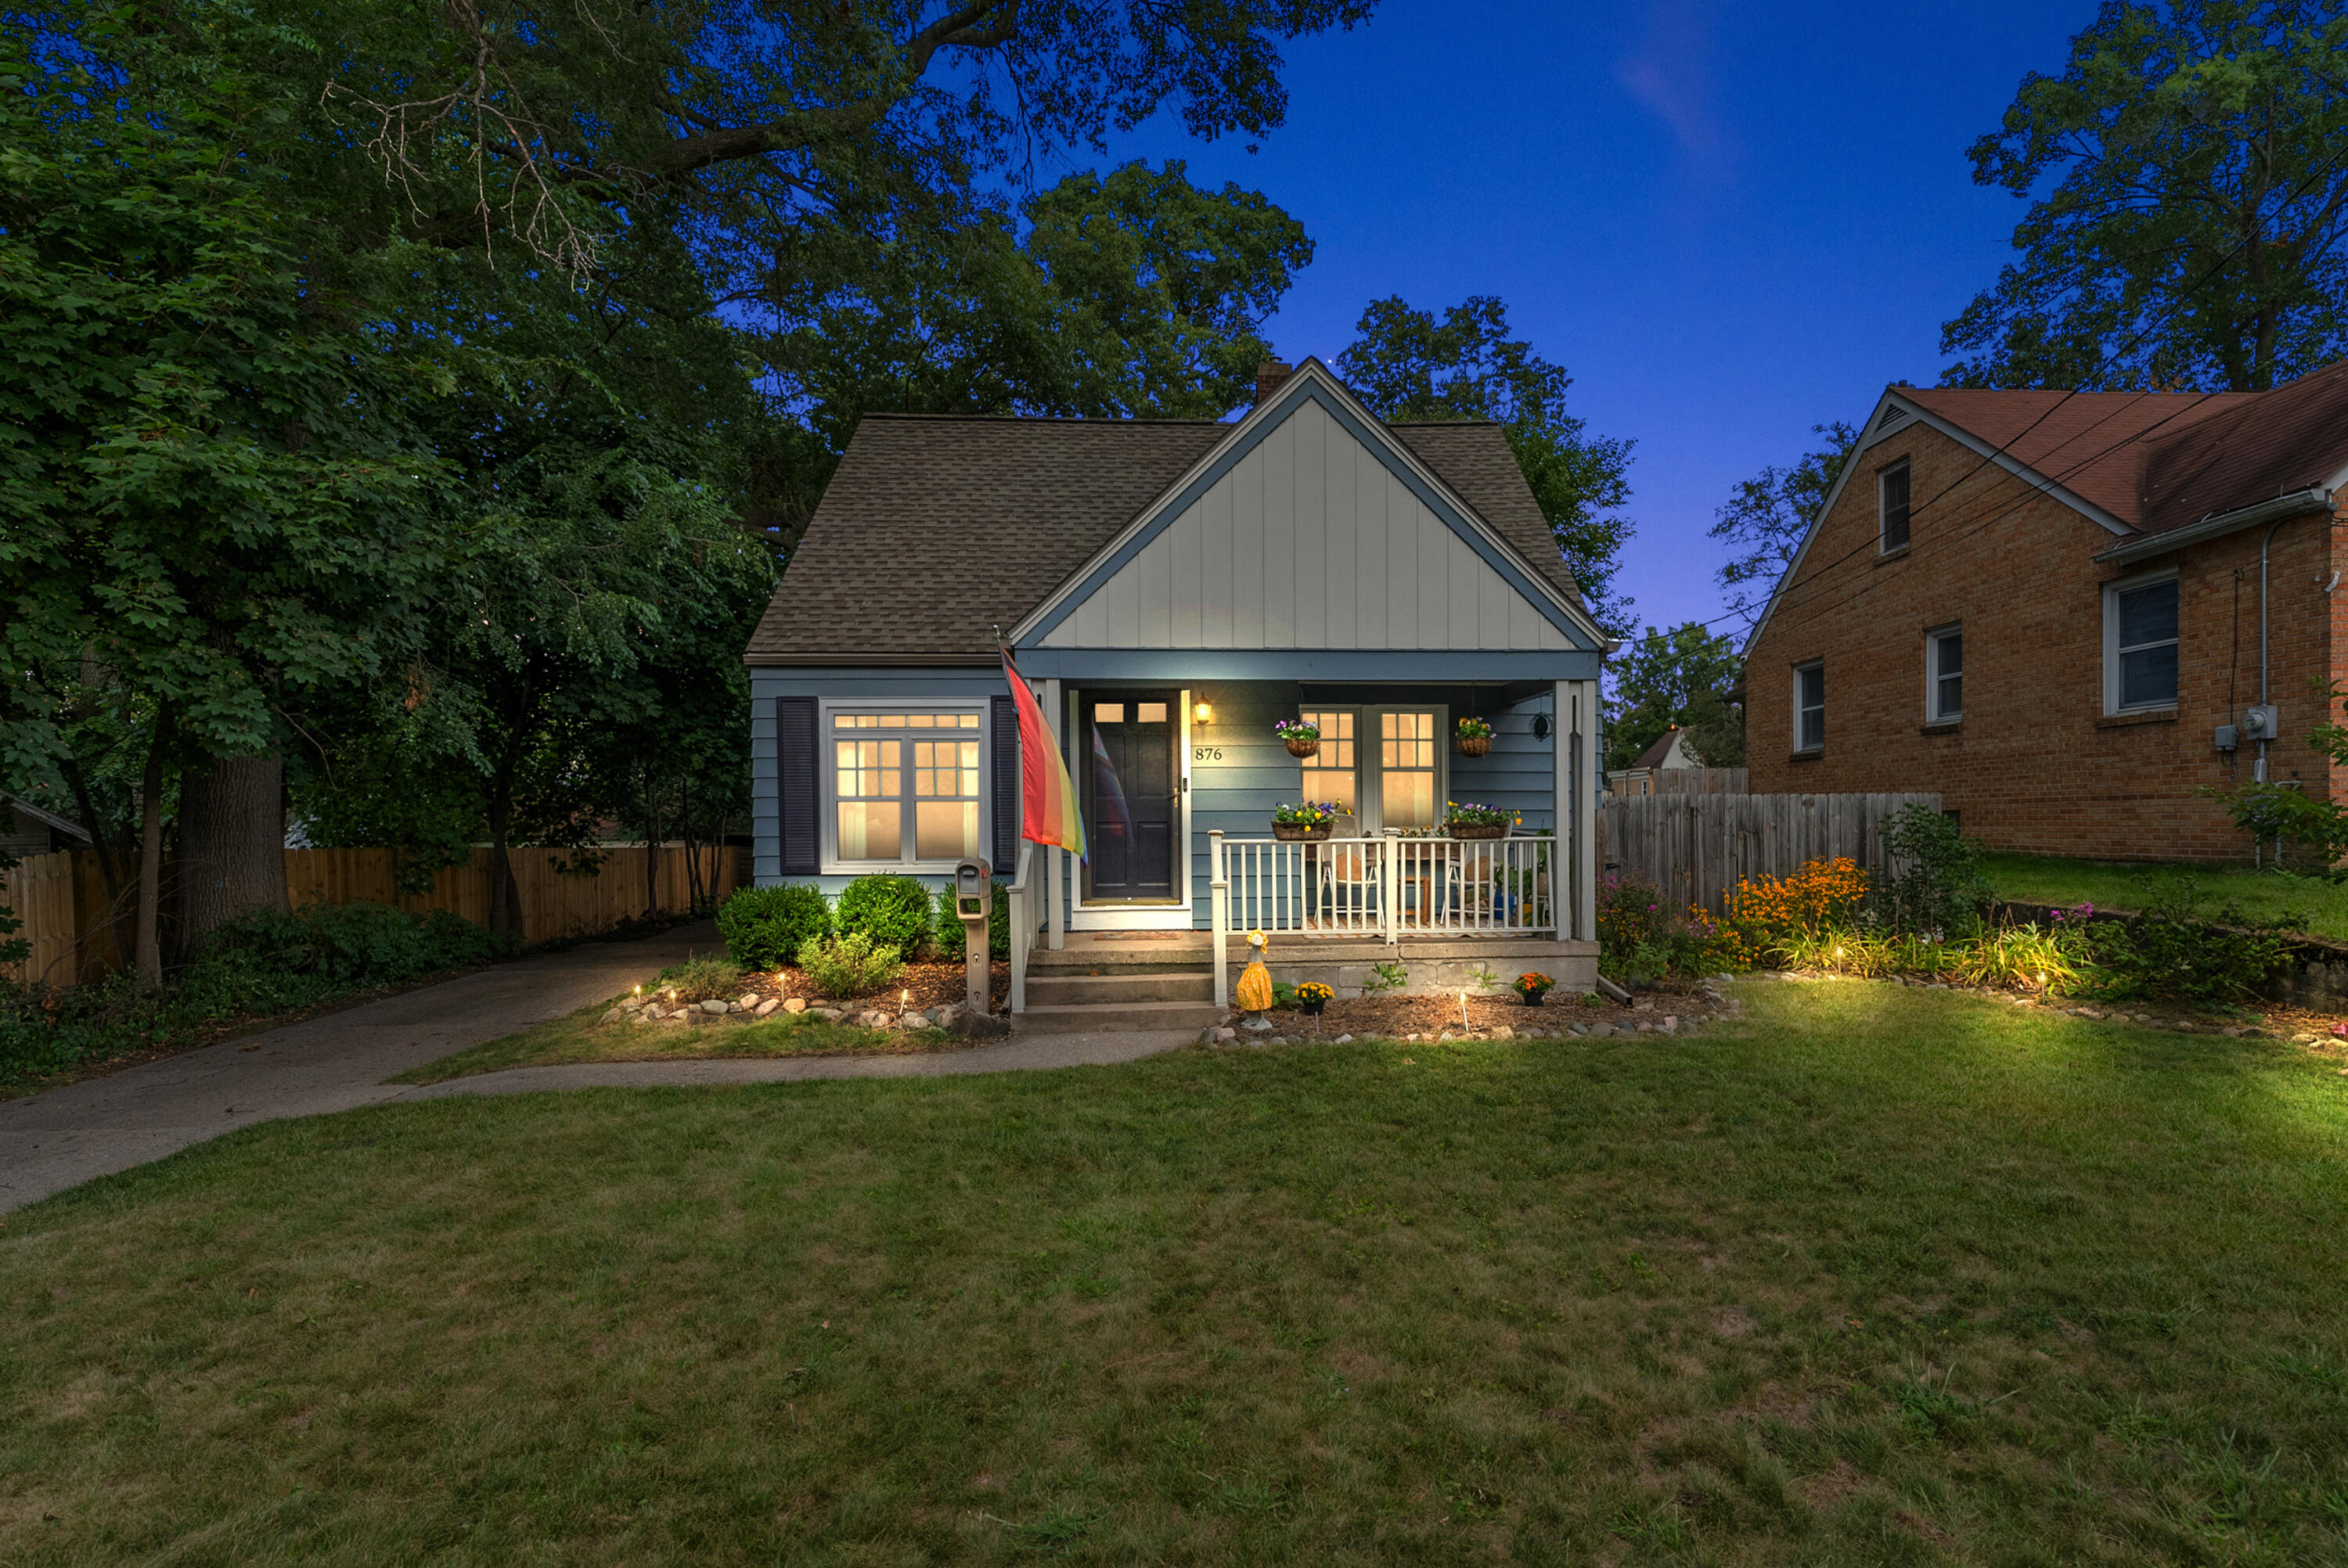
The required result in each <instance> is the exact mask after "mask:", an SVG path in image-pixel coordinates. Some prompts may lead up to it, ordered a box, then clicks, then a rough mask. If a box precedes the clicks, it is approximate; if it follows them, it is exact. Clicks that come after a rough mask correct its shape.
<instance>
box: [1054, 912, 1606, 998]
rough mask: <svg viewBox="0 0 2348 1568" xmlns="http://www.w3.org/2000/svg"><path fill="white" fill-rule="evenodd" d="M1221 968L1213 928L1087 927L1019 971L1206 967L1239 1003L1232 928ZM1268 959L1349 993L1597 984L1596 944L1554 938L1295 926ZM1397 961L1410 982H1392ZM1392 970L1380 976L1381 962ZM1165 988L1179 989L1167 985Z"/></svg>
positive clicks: (1244, 955)
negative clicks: (1392, 936)
mask: <svg viewBox="0 0 2348 1568" xmlns="http://www.w3.org/2000/svg"><path fill="white" fill-rule="evenodd" d="M1222 952H1223V961H1222V964H1221V966H1220V974H1218V973H1217V965H1216V962H1215V953H1216V941H1215V933H1213V932H1212V931H1079V932H1073V933H1071V934H1070V935H1069V936H1068V938H1067V941H1066V946H1065V947H1061V948H1035V949H1033V950H1032V951H1031V952H1030V953H1029V954H1028V955H1027V957H1026V961H1025V963H1024V964H1019V965H1015V966H1014V977H1016V978H1017V979H1019V980H1021V981H1022V982H1024V981H1025V979H1027V978H1028V977H1035V978H1038V979H1041V978H1046V977H1049V978H1053V979H1058V978H1063V977H1073V976H1087V975H1128V976H1131V975H1163V976H1166V977H1169V978H1170V977H1175V976H1181V975H1199V976H1204V977H1213V978H1214V979H1216V980H1218V981H1219V982H1220V983H1218V984H1216V985H1215V986H1214V991H1213V995H1214V1000H1215V1004H1216V1005H1217V1006H1218V1007H1219V1008H1228V1007H1229V1006H1230V1005H1231V988H1232V987H1233V986H1235V985H1236V984H1238V982H1239V976H1240V971H1241V969H1242V968H1246V966H1247V961H1248V950H1247V944H1246V942H1245V940H1244V938H1241V939H1240V940H1236V941H1235V940H1232V939H1231V938H1229V937H1228V936H1227V937H1226V938H1224V941H1223V944H1222ZM1264 967H1265V968H1268V969H1270V970H1271V971H1272V979H1275V980H1278V981H1280V982H1281V983H1282V984H1283V985H1291V986H1294V985H1302V984H1303V982H1304V981H1306V980H1319V981H1320V982H1321V983H1322V984H1323V985H1325V986H1328V987H1330V988H1331V989H1334V990H1335V991H1336V993H1337V994H1338V995H1339V996H1341V997H1354V996H1361V995H1364V994H1365V993H1368V992H1371V991H1372V990H1373V989H1392V990H1395V991H1396V992H1397V994H1400V995H1404V996H1419V995H1437V994H1445V995H1447V994H1452V993H1456V992H1457V991H1460V990H1463V989H1465V990H1475V989H1478V987H1479V985H1480V984H1481V981H1480V980H1479V979H1478V976H1479V974H1487V975H1494V976H1497V977H1498V982H1499V983H1500V984H1501V985H1503V986H1506V985H1507V984H1509V982H1511V981H1513V980H1514V979H1516V978H1517V977H1518V976H1519V975H1520V974H1522V973H1524V972H1525V971H1526V970H1528V969H1538V970H1540V971H1541V972H1542V973H1543V974H1546V975H1549V976H1551V977H1552V978H1554V979H1556V981H1557V982H1558V988H1559V989H1560V991H1561V992H1579V991H1587V990H1591V989H1595V987H1596V985H1597V980H1598V945H1597V944H1596V943H1595V942H1577V941H1572V940H1569V939H1561V938H1556V937H1553V936H1541V935H1519V936H1499V935H1494V936H1478V937H1462V936H1442V935H1433V934H1424V935H1406V936H1404V937H1403V938H1401V939H1400V940H1398V941H1395V942H1391V943H1389V942H1385V941H1380V940H1377V939H1375V938H1361V937H1349V936H1343V935H1336V934H1320V935H1309V936H1308V935H1299V934H1293V933H1292V934H1288V935H1284V936H1274V937H1272V942H1271V945H1270V947H1269V948H1267V950H1266V954H1265V958H1264ZM1396 967H1398V968H1399V969H1400V971H1401V973H1402V976H1403V983H1402V985H1400V986H1399V987H1391V986H1387V985H1385V983H1384V981H1385V979H1391V978H1393V975H1394V971H1395V968H1396ZM1381 968H1385V970H1386V974H1385V976H1384V977H1381V975H1380V974H1379V970H1380V969H1381ZM1166 994H1167V995H1169V997H1170V996H1173V995H1175V994H1176V993H1175V992H1173V991H1170V990H1169V991H1168V992H1167V993H1166ZM1012 1005H1013V1009H1014V1011H1025V1010H1026V1009H1025V997H1024V996H1022V995H1021V994H1020V992H1019V990H1018V989H1014V1000H1013V1004H1012Z"/></svg>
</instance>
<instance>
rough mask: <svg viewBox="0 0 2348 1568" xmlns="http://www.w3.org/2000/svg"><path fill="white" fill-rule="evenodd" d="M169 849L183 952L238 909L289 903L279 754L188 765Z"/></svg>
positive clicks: (282, 772) (175, 938) (175, 937)
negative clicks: (174, 840)
mask: <svg viewBox="0 0 2348 1568" xmlns="http://www.w3.org/2000/svg"><path fill="white" fill-rule="evenodd" d="M175 847H176V851H177V853H176V854H175V856H174V857H173V860H172V867H171V869H172V884H173V889H174V892H175V893H176V895H177V897H176V903H177V907H178V909H179V912H180V919H179V922H178V927H179V928H178V929H177V931H175V932H174V933H173V941H174V945H175V946H176V947H177V948H179V950H180V952H181V953H182V954H185V953H190V952H193V951H194V950H195V948H196V944H197V943H199V942H200V941H201V940H202V939H203V938H204V936H205V935H206V934H207V933H208V932H210V931H211V930H213V929H214V928H216V927H219V926H221V924H223V923H225V922H227V921H229V920H232V919H234V918H235V917H238V916H239V915H242V914H246V913H248V912H250V911H252V910H253V909H278V910H290V909H291V908H293V904H292V902H291V901H290V900H288V899H287V897H286V896H285V759H284V758H283V756H280V755H277V754H276V753H271V754H270V755H268V756H265V757H214V758H211V759H209V760H207V761H205V762H202V763H200V764H197V765H196V766H194V767H191V768H190V769H188V770H187V772H186V773H185V774H182V775H181V776H180V832H179V837H178V840H177V843H176V845H175Z"/></svg>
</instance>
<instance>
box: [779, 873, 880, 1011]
mask: <svg viewBox="0 0 2348 1568" xmlns="http://www.w3.org/2000/svg"><path fill="white" fill-rule="evenodd" d="M901 880H902V879H901ZM799 968H800V970H801V971H802V972H803V973H805V974H806V976H807V978H808V983H809V984H810V985H812V986H814V987H815V989H818V990H819V991H821V992H822V993H823V994H824V995H825V996H828V997H830V998H832V999H834V1000H836V1001H844V1000H846V999H848V998H850V997H861V996H870V995H871V994H872V993H873V992H874V991H877V990H880V989H885V988H886V987H888V986H889V985H890V984H891V983H892V982H894V981H895V979H897V977H898V975H899V974H901V972H903V970H904V968H905V962H904V960H903V959H902V958H899V957H898V956H897V949H896V948H892V947H891V946H889V945H888V944H887V943H885V942H876V941H874V940H873V939H872V938H870V937H867V936H865V935H864V934H863V933H862V932H860V931H850V932H849V933H848V934H847V935H845V936H840V937H832V938H816V939H814V940H811V941H809V942H808V944H807V945H806V946H805V947H802V948H800V949H799Z"/></svg>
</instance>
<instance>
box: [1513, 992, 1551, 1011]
mask: <svg viewBox="0 0 2348 1568" xmlns="http://www.w3.org/2000/svg"><path fill="white" fill-rule="evenodd" d="M1517 994H1518V995H1519V996H1521V997H1523V998H1524V999H1525V1006H1527V1007H1529V1008H1537V1007H1539V1006H1540V1005H1541V999H1542V998H1543V997H1546V996H1548V995H1549V993H1548V992H1547V991H1519V992H1518V993H1517Z"/></svg>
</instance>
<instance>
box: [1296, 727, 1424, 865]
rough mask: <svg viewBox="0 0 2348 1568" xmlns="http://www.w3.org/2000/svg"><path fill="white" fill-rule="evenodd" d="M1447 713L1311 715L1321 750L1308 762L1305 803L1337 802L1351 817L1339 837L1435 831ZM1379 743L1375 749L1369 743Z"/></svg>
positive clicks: (1341, 825) (1303, 771)
mask: <svg viewBox="0 0 2348 1568" xmlns="http://www.w3.org/2000/svg"><path fill="white" fill-rule="evenodd" d="M1449 714H1450V711H1449V710H1448V709H1447V708H1313V709H1307V710H1306V711H1305V712H1303V715H1302V717H1303V718H1305V719H1308V720H1310V721H1311V722H1312V723H1315V724H1318V725H1319V726H1320V727H1321V749H1320V750H1319V751H1317V752H1315V753H1313V755H1311V756H1309V757H1306V758H1305V759H1304V763H1303V767H1302V769H1300V770H1299V771H1300V773H1301V774H1302V775H1303V776H1302V779H1301V781H1300V782H1301V784H1302V787H1303V794H1304V798H1305V799H1306V800H1334V801H1335V802H1336V803H1337V804H1340V805H1342V806H1344V807H1345V808H1346V809H1347V810H1349V811H1351V812H1353V813H1354V815H1353V817H1352V818H1351V819H1350V820H1346V821H1341V822H1340V823H1339V824H1338V825H1337V832H1338V835H1340V836H1342V837H1350V836H1352V835H1356V834H1365V835H1374V834H1376V833H1378V832H1380V831H1382V830H1384V829H1385V828H1389V827H1393V828H1404V827H1418V828H1425V827H1433V826H1435V825H1437V824H1438V823H1440V822H1441V821H1442V820H1443V801H1444V794H1443V792H1444V790H1445V788H1446V787H1447V782H1448V781H1447V777H1446V770H1447V741H1446V737H1447V735H1448V734H1449V733H1450V731H1449V730H1448V729H1447V727H1446V726H1447V722H1448V719H1449ZM1373 741H1375V744H1372V742H1373Z"/></svg>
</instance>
